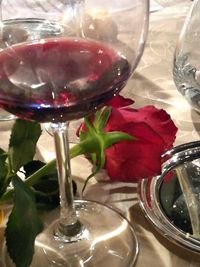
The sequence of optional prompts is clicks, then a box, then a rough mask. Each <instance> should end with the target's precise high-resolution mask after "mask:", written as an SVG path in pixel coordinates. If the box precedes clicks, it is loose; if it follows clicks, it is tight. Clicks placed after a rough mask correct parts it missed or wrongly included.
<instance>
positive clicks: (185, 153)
mask: <svg viewBox="0 0 200 267" xmlns="http://www.w3.org/2000/svg"><path fill="white" fill-rule="evenodd" d="M166 156H167V157H170V158H169V159H168V160H167V161H166V162H165V163H164V164H163V167H162V173H161V175H159V176H155V177H152V178H151V181H149V180H148V179H142V180H141V181H140V182H139V184H138V198H139V204H140V207H141V209H142V211H143V212H144V214H145V216H146V218H147V219H148V220H149V221H150V222H151V223H152V225H153V226H154V228H155V229H156V230H157V231H158V232H159V233H160V234H162V235H163V236H164V237H165V238H167V239H168V240H170V241H171V242H173V243H175V244H177V245H179V246H181V247H184V248H186V249H188V250H190V251H193V252H197V253H199V252H200V240H199V239H196V238H194V237H193V236H192V235H191V234H189V233H186V232H184V231H183V230H181V229H179V228H178V227H176V226H175V225H174V224H172V222H171V221H170V220H169V218H168V217H167V215H166V214H165V212H164V210H163V208H162V205H161V204H160V200H159V192H160V187H161V184H162V181H163V179H164V176H165V175H166V174H167V173H168V172H169V171H170V170H172V169H174V168H176V167H177V166H179V165H180V164H183V163H184V162H188V161H193V160H195V159H200V141H195V142H190V143H186V144H183V145H180V146H177V147H174V148H173V149H171V150H169V151H167V152H166V153H164V154H163V158H164V157H166ZM148 196H149V198H148Z"/></svg>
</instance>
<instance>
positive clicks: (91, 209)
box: [0, 0, 149, 267]
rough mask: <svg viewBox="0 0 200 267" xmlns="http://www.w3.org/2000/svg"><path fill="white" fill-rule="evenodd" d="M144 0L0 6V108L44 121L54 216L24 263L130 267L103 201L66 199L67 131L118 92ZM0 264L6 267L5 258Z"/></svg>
mask: <svg viewBox="0 0 200 267" xmlns="http://www.w3.org/2000/svg"><path fill="white" fill-rule="evenodd" d="M148 14H149V2H148V0H134V1H132V0H125V1H116V0H110V1H105V0H85V1H84V0H58V1H51V0H50V1H49V0H38V1H35V0H25V1H20V0H15V1H12V2H11V1H8V0H2V1H1V23H0V32H1V43H0V48H1V50H0V74H1V75H0V105H1V106H2V107H3V108H4V109H5V110H7V111H8V112H11V113H12V114H14V115H17V116H18V117H20V118H23V119H29V120H35V121H38V122H40V123H51V129H52V133H53V136H54V143H55V151H56V158H57V169H58V180H59V189H60V218H58V219H57V220H55V221H53V222H52V224H51V225H49V226H48V227H47V229H45V230H44V231H43V232H42V233H41V234H40V235H38V237H37V239H36V242H35V254H34V257H33V261H32V264H31V266H32V267H36V266H43V267H45V266H51V267H52V266H59V267H61V266H73V267H76V266H88V267H89V266H98V267H103V266H115V267H118V266H120V267H123V266H132V265H133V263H134V261H135V258H136V255H137V252H138V243H137V239H136V236H135V233H134V231H133V228H132V226H131V225H130V223H129V222H128V221H127V219H126V218H124V217H123V215H121V214H120V213H119V212H117V211H115V210H114V209H112V208H109V207H107V206H105V205H103V204H100V203H97V202H92V201H86V200H79V201H74V199H73V193H72V186H71V175H70V160H69V153H68V151H69V146H68V137H67V129H68V125H69V121H71V120H75V119H79V118H81V117H83V116H85V115H87V114H89V113H92V112H93V111H95V110H96V109H97V108H99V107H100V106H102V105H103V103H104V102H105V101H107V100H109V99H110V98H111V97H112V96H114V95H115V94H117V93H118V92H120V90H121V89H122V88H123V87H124V86H125V84H126V82H127V80H128V79H129V77H130V76H131V74H132V72H133V71H134V70H135V68H136V66H137V64H138V62H139V60H140V57H141V55H142V52H143V48H144V43H145V39H146V34H147V29H148ZM4 265H5V266H6V267H8V266H13V263H12V261H10V260H9V257H6V256H5V259H4Z"/></svg>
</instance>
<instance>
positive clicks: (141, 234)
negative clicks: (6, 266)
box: [0, 1, 200, 267]
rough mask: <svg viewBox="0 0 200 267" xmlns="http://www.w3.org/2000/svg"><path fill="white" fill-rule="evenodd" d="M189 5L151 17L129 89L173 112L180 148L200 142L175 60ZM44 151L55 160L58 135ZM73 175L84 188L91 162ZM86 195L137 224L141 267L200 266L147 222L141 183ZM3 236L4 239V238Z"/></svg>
mask: <svg viewBox="0 0 200 267" xmlns="http://www.w3.org/2000/svg"><path fill="white" fill-rule="evenodd" d="M190 4H191V3H190V2H189V1H188V5H185V4H184V5H178V6H172V7H170V8H164V9H159V11H157V12H153V13H151V14H150V30H149V35H148V40H147V44H146V48H145V51H144V55H143V57H142V60H141V62H140V64H139V66H138V68H137V70H136V72H135V74H134V75H133V77H132V79H130V81H129V82H128V84H127V86H126V88H125V89H124V90H123V94H124V95H125V96H129V97H132V98H133V99H134V100H135V106H136V107H140V106H143V105H146V104H154V105H155V106H156V107H158V108H164V109H166V110H167V111H168V113H170V115H171V117H172V118H173V120H174V122H175V123H176V125H177V127H178V128H179V131H178V135H177V140H176V144H180V143H184V142H190V141H193V140H198V139H199V132H198V130H199V129H200V128H199V127H200V124H199V120H200V119H199V115H198V114H197V113H196V112H195V111H193V110H191V108H190V106H189V104H188V103H187V102H186V101H185V100H184V99H183V97H182V96H181V95H180V94H179V93H178V92H177V90H176V88H175V85H174V82H173V79H172V62H173V53H174V48H175V44H176V40H177V38H178V35H179V33H180V30H181V26H182V24H183V21H184V19H185V15H186V12H187V10H188V7H189V5H190ZM11 125H12V123H11V122H10V123H9V122H7V123H5V122H1V123H0V130H1V140H0V147H3V148H6V146H7V143H8V136H9V131H10V127H11ZM38 149H39V153H40V154H41V155H42V156H43V157H44V158H45V159H47V160H48V159H50V158H52V157H53V155H54V153H53V142H52V137H51V136H50V135H48V134H47V133H46V132H45V131H44V132H43V135H42V137H41V139H40V141H39V146H38ZM72 173H73V175H75V176H76V177H77V181H78V183H80V184H82V183H83V180H82V177H87V174H89V173H90V163H89V162H88V161H87V160H86V159H85V158H83V157H79V158H76V159H74V160H73V162H72ZM85 197H87V198H90V199H95V200H99V201H102V202H106V203H108V204H109V205H113V206H115V207H117V208H119V209H120V210H121V211H123V212H124V214H125V215H126V216H127V217H128V218H129V219H130V221H131V222H132V224H133V225H134V228H135V231H136V234H137V236H138V239H139V243H140V253H139V257H138V261H137V263H136V267H146V266H149V265H150V266H156V267H196V266H200V256H198V255H196V254H193V253H191V252H189V251H186V250H185V249H182V248H180V247H178V246H177V245H175V244H172V243H171V242H170V241H168V240H166V239H165V238H164V237H163V236H161V235H160V234H159V233H158V232H157V231H156V230H155V229H154V228H153V227H152V225H151V224H150V223H149V222H148V221H147V219H146V218H145V216H144V214H143V213H142V211H141V209H140V207H139V204H138V200H137V185H136V184H124V183H117V184H110V183H103V182H98V183H97V182H96V181H95V180H93V182H91V185H90V187H89V188H87V190H86V194H85ZM1 238H2V236H1Z"/></svg>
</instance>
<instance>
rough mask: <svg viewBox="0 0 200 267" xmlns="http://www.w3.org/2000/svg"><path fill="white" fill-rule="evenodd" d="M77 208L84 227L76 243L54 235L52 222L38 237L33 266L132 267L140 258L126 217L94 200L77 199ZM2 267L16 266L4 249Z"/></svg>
mask: <svg viewBox="0 0 200 267" xmlns="http://www.w3.org/2000/svg"><path fill="white" fill-rule="evenodd" d="M75 207H76V211H77V216H78V219H79V221H80V222H81V223H82V224H83V225H84V228H83V231H82V234H81V235H82V236H81V237H80V236H79V238H78V239H77V241H75V242H67V243H65V242H60V241H57V240H55V238H54V236H53V232H54V228H55V227H54V226H55V223H56V222H53V223H52V224H51V225H50V226H49V227H48V228H47V229H45V230H44V231H43V233H41V234H40V235H38V237H37V239H36V242H35V254H34V257H33V261H32V264H31V267H41V266H42V267H46V266H48V267H83V266H84V267H85V266H87V267H94V266H97V267H107V266H114V267H131V266H133V264H134V263H135V261H136V259H137V255H138V241H137V238H136V235H135V232H134V230H133V228H132V226H131V225H130V223H129V222H128V221H127V219H126V218H125V217H123V215H121V214H120V213H119V212H117V211H116V210H114V209H112V208H110V207H107V206H105V205H103V204H100V203H98V202H93V201H85V200H77V201H75ZM2 259H3V267H14V266H15V265H14V264H13V263H12V261H11V259H10V258H9V255H8V253H7V250H6V246H5V245H4V248H3V254H2Z"/></svg>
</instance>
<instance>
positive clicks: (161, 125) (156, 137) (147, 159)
mask: <svg viewBox="0 0 200 267" xmlns="http://www.w3.org/2000/svg"><path fill="white" fill-rule="evenodd" d="M116 98H118V97H116ZM120 98H121V97H120ZM126 102H127V99H126ZM123 105H124V104H123V98H121V106H122V107H119V105H118V107H119V108H114V107H113V108H112V111H111V115H110V117H109V120H108V122H107V124H106V127H105V131H106V132H108V131H109V132H110V131H123V132H126V133H128V134H131V135H133V136H134V137H135V138H136V140H133V141H120V142H118V143H116V144H114V145H112V146H111V147H109V148H107V149H106V152H105V153H106V163H105V169H106V170H107V172H108V175H109V176H110V178H111V180H113V181H126V182H135V181H138V180H139V179H141V178H147V177H151V176H152V175H156V174H159V173H160V172H161V155H162V154H163V152H164V151H166V150H167V149H169V148H171V147H172V144H173V142H174V140H175V136H176V132H177V128H176V126H175V125H174V123H173V121H172V120H171V118H170V116H169V115H168V114H167V113H166V112H165V111H164V110H163V109H157V108H155V107H154V106H145V107H143V108H139V109H133V108H130V107H123Z"/></svg>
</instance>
